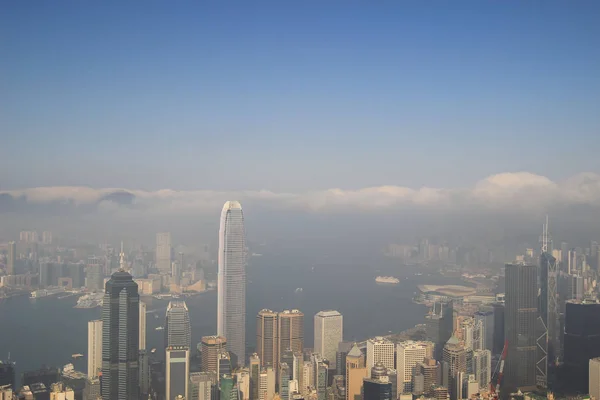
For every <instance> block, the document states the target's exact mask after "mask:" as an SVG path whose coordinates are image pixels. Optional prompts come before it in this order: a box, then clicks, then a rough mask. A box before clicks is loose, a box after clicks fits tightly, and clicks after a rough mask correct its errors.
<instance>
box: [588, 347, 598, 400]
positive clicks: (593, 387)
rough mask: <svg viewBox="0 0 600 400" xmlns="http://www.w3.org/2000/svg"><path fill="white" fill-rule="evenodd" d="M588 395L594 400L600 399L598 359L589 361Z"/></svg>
mask: <svg viewBox="0 0 600 400" xmlns="http://www.w3.org/2000/svg"><path fill="white" fill-rule="evenodd" d="M589 378H590V383H589V394H590V397H591V398H592V397H593V398H594V399H600V357H597V358H592V359H591V360H590V372H589Z"/></svg>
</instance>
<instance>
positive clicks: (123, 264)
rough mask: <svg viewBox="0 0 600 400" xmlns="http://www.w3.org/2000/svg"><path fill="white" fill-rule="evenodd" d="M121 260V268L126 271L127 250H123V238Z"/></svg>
mask: <svg viewBox="0 0 600 400" xmlns="http://www.w3.org/2000/svg"><path fill="white" fill-rule="evenodd" d="M119 255H120V256H121V260H120V262H119V269H120V270H121V271H125V252H124V251H123V241H122V240H121V254H119Z"/></svg>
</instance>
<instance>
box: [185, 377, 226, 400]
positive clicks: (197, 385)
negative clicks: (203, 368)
mask: <svg viewBox="0 0 600 400" xmlns="http://www.w3.org/2000/svg"><path fill="white" fill-rule="evenodd" d="M216 384H217V373H216V372H214V371H213V372H192V373H191V374H190V382H189V385H188V396H187V397H186V399H188V400H217V392H218V390H217V386H216Z"/></svg>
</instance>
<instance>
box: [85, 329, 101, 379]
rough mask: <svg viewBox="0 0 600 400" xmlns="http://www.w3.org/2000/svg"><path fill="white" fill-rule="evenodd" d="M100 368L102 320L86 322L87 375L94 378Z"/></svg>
mask: <svg viewBox="0 0 600 400" xmlns="http://www.w3.org/2000/svg"><path fill="white" fill-rule="evenodd" d="M101 369H102V320H100V319H98V320H94V321H89V322H88V376H89V377H90V378H96V377H97V376H98V372H99V371H100V370H101Z"/></svg>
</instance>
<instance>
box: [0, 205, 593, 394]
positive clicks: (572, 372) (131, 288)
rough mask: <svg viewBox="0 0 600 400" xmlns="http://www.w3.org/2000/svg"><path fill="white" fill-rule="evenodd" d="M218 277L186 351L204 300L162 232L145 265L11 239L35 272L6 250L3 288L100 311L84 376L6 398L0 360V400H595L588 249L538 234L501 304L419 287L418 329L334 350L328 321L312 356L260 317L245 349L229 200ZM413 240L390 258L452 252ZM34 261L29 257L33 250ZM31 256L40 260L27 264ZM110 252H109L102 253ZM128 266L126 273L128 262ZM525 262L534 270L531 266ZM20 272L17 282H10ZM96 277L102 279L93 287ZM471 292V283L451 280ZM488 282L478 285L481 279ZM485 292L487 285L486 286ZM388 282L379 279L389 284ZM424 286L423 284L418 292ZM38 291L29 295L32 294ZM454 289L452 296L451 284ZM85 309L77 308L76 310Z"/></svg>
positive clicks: (240, 226)
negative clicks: (149, 327) (194, 299)
mask: <svg viewBox="0 0 600 400" xmlns="http://www.w3.org/2000/svg"><path fill="white" fill-rule="evenodd" d="M220 222H221V223H220V230H219V250H218V257H217V263H218V269H217V274H216V286H217V287H216V288H217V290H218V300H217V329H216V330H215V334H214V335H212V336H204V337H203V338H202V340H201V342H200V343H198V344H197V346H196V347H195V349H194V348H193V344H192V330H191V326H192V325H191V317H190V312H189V309H188V306H187V304H186V302H185V300H184V299H181V298H180V297H183V296H184V295H185V294H186V293H190V292H191V291H194V290H199V291H202V290H206V289H207V287H208V282H209V281H208V280H206V279H205V276H204V271H203V270H201V272H198V269H197V268H195V267H194V268H186V267H185V262H184V258H183V253H179V255H178V256H177V255H175V253H174V251H173V248H172V245H171V238H170V234H169V233H159V234H157V236H156V249H155V254H154V257H153V260H154V264H152V263H148V262H146V261H144V258H145V255H144V254H137V255H134V256H133V257H127V255H126V254H125V252H124V249H123V245H121V251H120V253H119V254H118V257H117V260H118V262H115V257H113V256H112V255H114V256H116V255H117V254H116V252H112V251H108V252H107V254H108V255H107V256H105V257H99V256H96V255H93V254H92V255H89V256H87V262H84V263H82V262H70V261H64V260H61V259H60V257H55V258H50V257H49V256H48V255H45V254H44V253H43V247H41V248H40V247H37V246H36V245H37V244H38V243H39V244H40V245H44V244H49V243H52V240H53V238H52V233H51V232H44V233H43V235H42V238H43V239H42V240H41V241H40V239H39V238H40V236H39V235H37V233H35V232H31V231H27V232H22V234H21V241H20V242H19V243H20V244H21V245H25V246H27V247H26V248H27V249H28V250H29V251H30V253H29V257H27V258H26V259H25V262H30V261H31V262H33V261H35V262H36V263H37V264H35V265H39V269H38V271H37V273H35V271H32V270H31V269H30V268H27V266H26V265H23V263H24V260H23V258H21V257H18V256H17V253H18V248H17V246H16V243H15V242H10V243H9V244H8V248H7V249H8V251H7V252H6V257H5V275H4V276H2V287H4V288H10V289H14V290H18V289H19V288H30V287H32V286H35V287H37V290H36V291H34V292H33V293H32V296H33V297H35V296H42V297H43V296H44V295H48V293H49V292H48V291H53V290H58V289H60V290H62V291H61V293H63V292H64V293H69V292H68V291H75V292H76V293H77V290H85V291H86V292H87V293H88V295H86V296H92V297H87V298H85V296H84V298H85V300H84V301H83V302H84V303H85V304H87V302H93V301H95V300H94V297H93V296H94V293H95V292H99V293H98V297H97V298H96V300H97V301H98V302H99V304H101V305H102V315H101V319H98V320H92V321H89V323H88V353H87V373H86V374H83V373H80V372H77V371H75V370H74V368H73V366H72V365H67V366H66V367H65V368H63V369H53V368H47V367H45V368H42V369H40V370H38V371H30V372H27V373H25V374H23V377H22V382H21V386H20V388H19V390H17V391H15V384H16V381H15V373H14V365H13V363H12V362H10V360H8V361H6V362H0V400H5V399H11V400H12V399H57V400H58V399H85V400H100V399H102V400H129V399H167V400H174V399H188V400H304V399H306V400H409V399H416V398H419V399H451V400H459V399H495V398H498V397H500V398H511V397H512V398H520V397H522V396H525V397H526V396H529V397H531V398H535V396H536V395H538V396H543V397H554V396H556V395H555V394H554V393H562V394H565V395H570V396H583V395H585V394H587V393H589V394H590V395H592V396H593V397H594V398H598V396H599V395H600V361H599V360H600V339H599V338H600V322H599V321H600V318H599V317H600V302H599V301H598V300H597V296H596V293H597V289H596V279H597V277H598V273H599V272H600V269H599V268H597V267H599V266H600V246H599V245H598V244H597V243H596V242H592V243H591V244H590V247H589V248H586V249H580V248H572V249H569V248H568V246H567V245H566V243H562V244H561V248H560V249H555V248H553V242H552V240H551V238H550V236H549V234H548V225H547V222H546V224H545V225H544V229H543V234H542V239H541V249H540V251H539V252H538V253H536V252H534V251H533V250H532V249H526V251H525V254H523V255H519V256H517V259H516V260H515V261H514V262H512V263H509V264H506V265H505V266H504V268H503V275H504V277H503V278H504V293H497V291H491V290H490V288H489V286H485V285H484V286H482V287H483V289H481V287H479V286H478V287H477V288H476V295H473V294H472V293H471V292H468V291H462V294H461V291H457V290H456V287H454V291H453V288H452V287H450V288H444V287H441V286H440V287H438V286H436V287H433V286H431V285H429V286H427V287H424V289H423V290H425V291H427V297H426V300H425V304H428V306H429V311H428V312H427V314H426V315H425V321H424V322H425V323H424V324H422V325H418V326H417V327H415V329H412V330H409V331H407V332H404V333H403V334H400V335H388V336H377V337H372V338H369V339H367V340H364V341H362V342H353V341H352V342H351V341H345V340H344V318H343V316H342V314H341V313H340V312H338V311H336V310H323V311H320V312H318V313H316V314H315V315H314V317H313V322H314V331H313V332H312V333H311V334H312V335H313V339H314V342H313V343H314V346H313V348H307V347H306V346H305V343H304V341H305V331H304V326H305V315H304V313H303V312H302V311H301V310H297V309H291V310H281V311H274V310H270V309H263V310H260V311H259V312H258V314H257V315H256V317H255V318H256V332H255V335H256V347H255V349H254V352H250V353H249V354H246V343H247V339H248V334H247V333H246V304H245V303H246V295H245V289H246V263H247V248H246V240H245V229H244V216H243V213H242V208H241V205H240V203H238V202H236V201H230V202H227V203H226V204H225V205H224V207H223V210H222V213H221V221H220ZM455 250H456V249H450V248H448V247H447V246H446V245H435V244H431V243H429V241H428V240H422V241H421V242H420V243H419V245H418V246H416V247H414V248H412V249H407V248H404V247H401V246H400V247H398V245H395V246H392V247H391V248H390V250H389V254H388V255H389V256H391V257H402V258H409V259H417V260H421V261H423V260H429V261H431V260H432V259H433V260H437V261H447V259H448V257H450V258H452V257H456V256H457V254H463V253H460V251H458V253H457V252H456V251H455ZM33 251H35V252H36V254H33ZM37 252H40V253H39V254H38V253H37ZM111 254H112V255H111ZM128 259H129V260H131V259H133V260H132V261H131V262H128V261H127V260H128ZM536 259H537V260H539V261H538V262H534V261H535V260H536ZM19 270H21V271H24V273H22V274H20V273H19ZM107 275H110V278H108V279H106V278H105V276H107ZM462 278H463V280H471V281H473V282H476V279H477V278H487V277H486V276H485V274H473V273H463V274H462ZM493 280H494V279H492V281H493ZM496 281H498V279H496ZM397 282H398V280H397V279H396V280H392V279H387V280H382V283H383V284H397ZM432 288H435V289H432ZM44 290H45V291H46V292H41V291H44ZM461 290H462V289H461ZM165 291H168V292H169V293H170V297H171V298H172V300H171V301H170V302H169V304H168V306H167V309H166V313H165V319H164V322H165V323H164V327H160V329H162V330H164V345H163V348H162V349H159V350H158V351H160V352H163V354H164V361H158V360H156V359H155V357H154V356H153V354H155V352H156V351H157V349H155V348H153V349H148V348H147V347H146V346H147V345H146V323H147V321H146V316H147V315H148V314H149V311H148V310H147V306H146V303H145V302H143V301H142V300H141V297H140V296H149V295H155V296H160V295H161V293H164V292H165ZM85 304H84V306H85Z"/></svg>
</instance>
